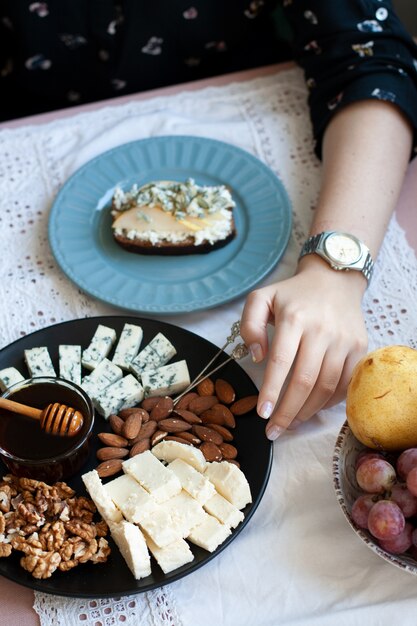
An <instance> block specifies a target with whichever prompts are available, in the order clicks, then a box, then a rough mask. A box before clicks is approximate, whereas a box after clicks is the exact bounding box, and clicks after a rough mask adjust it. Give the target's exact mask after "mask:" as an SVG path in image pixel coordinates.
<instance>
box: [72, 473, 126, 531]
mask: <svg viewBox="0 0 417 626" xmlns="http://www.w3.org/2000/svg"><path fill="white" fill-rule="evenodd" d="M81 478H82V480H83V483H84V485H85V487H86V489H87V491H88V493H89V494H90V498H91V499H92V501H93V502H94V504H95V505H96V507H97V510H98V512H99V513H100V515H101V517H102V518H103V519H104V521H105V522H106V523H107V524H109V523H110V522H120V521H121V520H122V519H123V516H122V514H121V512H120V511H119V509H118V508H117V507H116V506H115V504H114V502H113V500H112V499H111V497H110V495H109V494H108V493H107V491H106V489H105V487H104V485H103V483H102V482H101V480H100V476H99V475H98V473H97V471H96V470H91V472H87V473H86V474H83V475H82V476H81Z"/></svg>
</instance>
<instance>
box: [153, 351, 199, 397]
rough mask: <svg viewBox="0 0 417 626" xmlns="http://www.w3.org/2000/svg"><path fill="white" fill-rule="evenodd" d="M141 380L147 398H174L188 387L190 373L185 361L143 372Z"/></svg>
mask: <svg viewBox="0 0 417 626" xmlns="http://www.w3.org/2000/svg"><path fill="white" fill-rule="evenodd" d="M141 379H142V385H143V389H144V392H145V396H146V397H149V396H172V395H174V394H177V393H180V392H181V391H183V390H184V389H186V388H187V387H188V385H189V384H190V373H189V371H188V367H187V363H186V361H184V360H183V361H177V362H176V363H170V364H169V365H164V366H163V367H160V368H158V369H157V370H151V371H149V372H148V371H146V372H143V374H142V376H141Z"/></svg>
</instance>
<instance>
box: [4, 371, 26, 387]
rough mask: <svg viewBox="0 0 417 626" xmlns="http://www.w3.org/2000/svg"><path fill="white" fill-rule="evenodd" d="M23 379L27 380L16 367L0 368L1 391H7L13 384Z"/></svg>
mask: <svg viewBox="0 0 417 626" xmlns="http://www.w3.org/2000/svg"><path fill="white" fill-rule="evenodd" d="M22 380H25V379H24V378H23V376H22V374H21V373H20V372H19V370H18V369H16V368H15V367H5V368H4V369H3V370H0V389H1V391H6V389H8V388H9V387H11V386H12V385H15V384H16V383H21V382H22Z"/></svg>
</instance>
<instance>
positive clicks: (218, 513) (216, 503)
mask: <svg viewBox="0 0 417 626" xmlns="http://www.w3.org/2000/svg"><path fill="white" fill-rule="evenodd" d="M204 509H205V510H206V511H207V513H210V515H213V516H214V517H216V518H217V519H218V520H219V522H221V523H222V524H226V526H230V527H231V528H236V526H238V525H239V524H240V522H243V520H244V517H245V516H244V515H243V513H242V511H239V509H238V508H237V507H235V506H233V504H232V503H231V502H229V501H228V500H226V498H223V496H221V495H220V494H219V493H215V494H214V496H212V497H211V498H210V499H209V500H207V502H205V504H204Z"/></svg>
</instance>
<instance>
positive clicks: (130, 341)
mask: <svg viewBox="0 0 417 626" xmlns="http://www.w3.org/2000/svg"><path fill="white" fill-rule="evenodd" d="M142 338H143V330H142V328H141V327H140V326H136V325H135V324H127V323H126V324H125V325H124V326H123V330H122V332H121V335H120V338H119V341H118V342H117V345H116V349H115V351H114V355H113V359H112V362H113V363H115V364H116V365H118V366H119V367H121V368H122V369H125V370H128V369H129V365H130V362H131V361H132V360H133V359H134V358H135V357H136V355H137V353H138V352H139V348H140V344H141V343H142Z"/></svg>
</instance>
